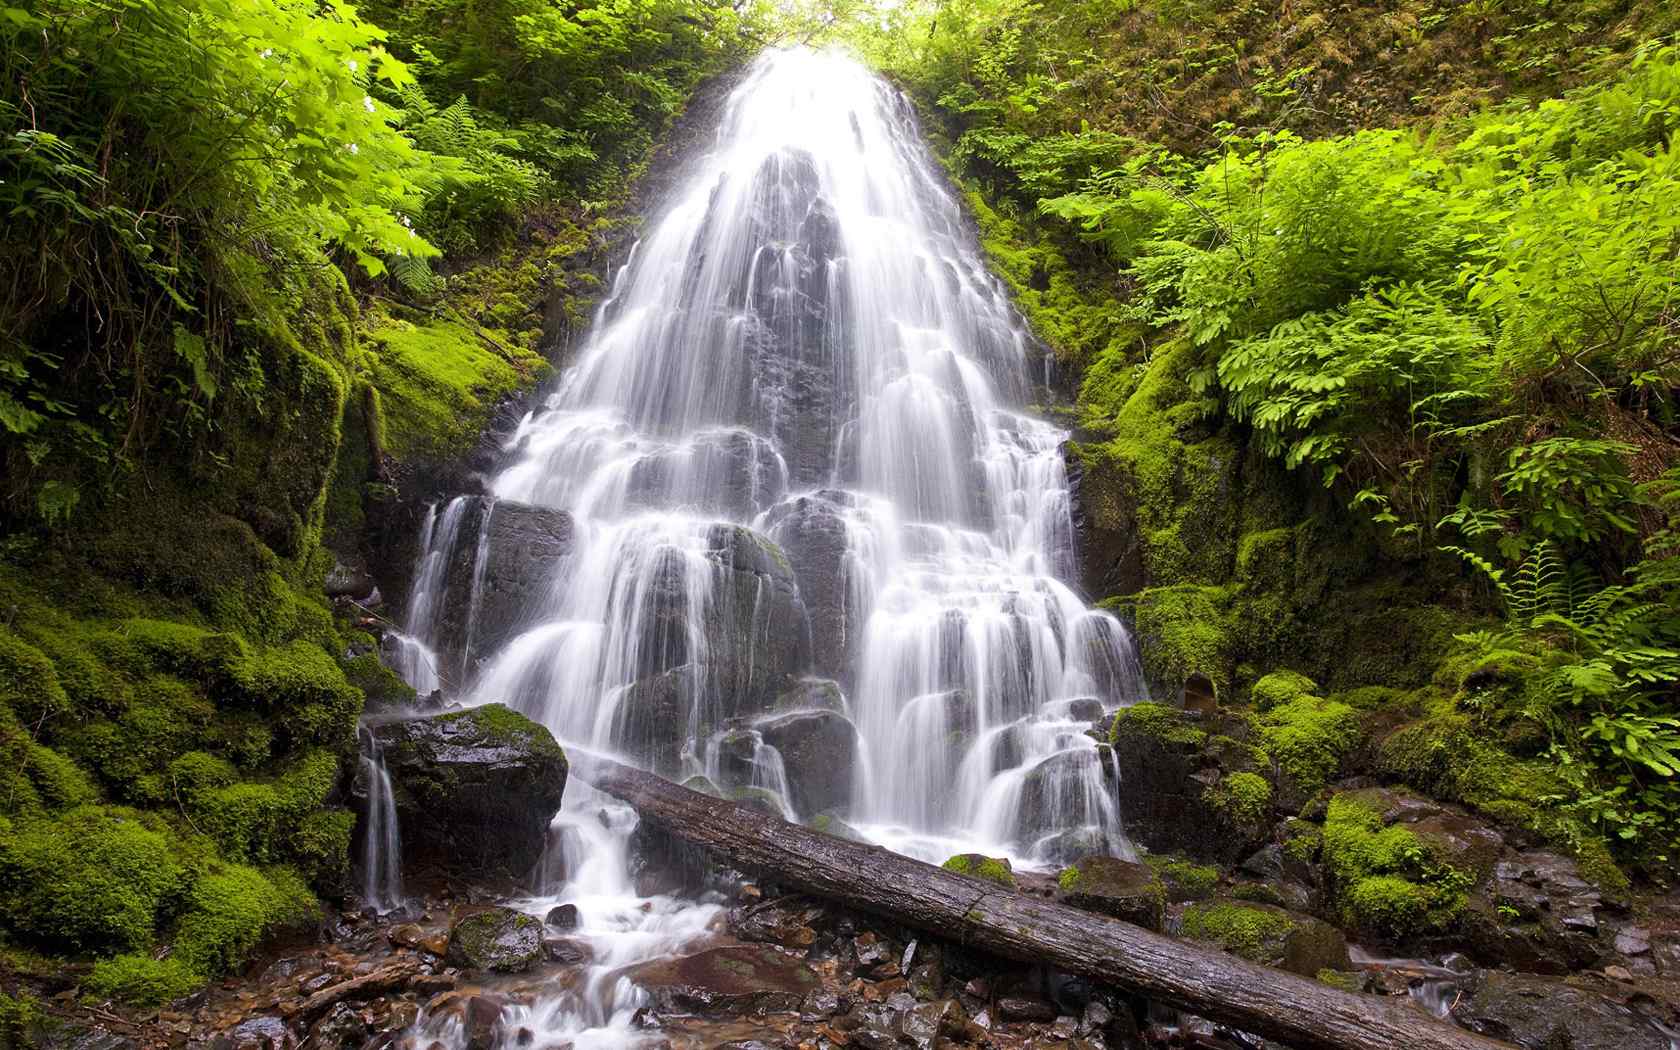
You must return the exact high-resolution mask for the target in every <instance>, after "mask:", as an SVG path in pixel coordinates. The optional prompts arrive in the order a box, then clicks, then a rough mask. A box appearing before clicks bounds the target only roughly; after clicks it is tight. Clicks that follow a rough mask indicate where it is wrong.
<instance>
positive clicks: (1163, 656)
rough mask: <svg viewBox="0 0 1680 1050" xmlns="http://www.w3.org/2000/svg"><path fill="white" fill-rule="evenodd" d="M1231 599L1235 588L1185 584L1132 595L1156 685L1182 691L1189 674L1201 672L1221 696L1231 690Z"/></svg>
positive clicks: (1142, 651)
mask: <svg viewBox="0 0 1680 1050" xmlns="http://www.w3.org/2000/svg"><path fill="white" fill-rule="evenodd" d="M1230 598H1231V591H1230V589H1229V588H1225V587H1207V586H1200V585H1191V584H1185V585H1181V586H1172V587H1152V588H1149V589H1146V590H1142V591H1139V592H1138V593H1137V594H1135V595H1133V596H1131V597H1130V598H1129V599H1127V606H1128V608H1129V610H1130V617H1129V618H1130V620H1131V622H1132V626H1133V630H1134V633H1135V634H1136V636H1137V639H1138V649H1139V658H1140V659H1141V661H1142V662H1143V666H1144V673H1145V674H1146V676H1147V677H1148V679H1149V681H1150V683H1151V686H1152V688H1160V689H1162V690H1165V691H1167V692H1168V693H1170V694H1171V695H1174V696H1176V695H1177V691H1178V689H1179V688H1181V687H1182V686H1183V684H1184V682H1185V680H1186V679H1188V678H1189V677H1190V676H1191V675H1195V674H1199V675H1204V676H1206V677H1207V679H1208V680H1209V681H1211V682H1212V683H1213V686H1214V691H1215V693H1216V694H1217V695H1225V694H1226V693H1227V692H1228V691H1229V690H1230V688H1231V685H1232V682H1233V681H1234V679H1233V671H1234V666H1235V658H1236V648H1235V643H1234V640H1233V638H1232V634H1231V616H1230Z"/></svg>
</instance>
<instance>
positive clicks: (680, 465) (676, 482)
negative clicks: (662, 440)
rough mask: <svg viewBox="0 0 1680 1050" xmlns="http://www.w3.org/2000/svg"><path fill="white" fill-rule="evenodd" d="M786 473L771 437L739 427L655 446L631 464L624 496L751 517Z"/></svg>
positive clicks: (772, 498)
mask: <svg viewBox="0 0 1680 1050" xmlns="http://www.w3.org/2000/svg"><path fill="white" fill-rule="evenodd" d="M786 489H787V477H786V474H785V473H784V472H783V470H782V466H781V460H780V457H779V456H778V455H777V452H776V448H775V446H774V445H772V444H770V442H768V441H766V440H765V439H764V438H762V437H760V436H759V435H757V434H754V433H753V432H752V431H750V430H746V429H743V428H740V427H719V428H717V429H714V430H703V431H700V432H698V433H695V434H693V435H691V436H690V437H689V438H688V439H687V440H686V441H684V442H683V443H682V444H681V445H667V446H659V447H655V448H654V449H652V450H651V451H649V452H646V453H644V454H643V455H642V456H641V458H640V459H638V460H636V462H635V463H634V464H633V465H632V466H631V468H630V475H629V479H628V481H627V483H626V486H625V500H626V503H627V505H628V506H629V507H630V508H633V509H641V510H649V511H663V510H668V509H669V508H671V507H673V506H682V507H685V508H687V509H689V510H691V511H697V512H700V513H703V514H705V515H707V516H715V517H719V518H730V519H734V520H740V521H750V520H752V519H753V518H755V517H757V516H758V514H759V512H760V511H762V510H765V509H766V508H768V507H769V506H770V505H771V504H773V503H775V502H776V501H777V500H779V499H781V498H782V494H783V493H784V492H785V491H786Z"/></svg>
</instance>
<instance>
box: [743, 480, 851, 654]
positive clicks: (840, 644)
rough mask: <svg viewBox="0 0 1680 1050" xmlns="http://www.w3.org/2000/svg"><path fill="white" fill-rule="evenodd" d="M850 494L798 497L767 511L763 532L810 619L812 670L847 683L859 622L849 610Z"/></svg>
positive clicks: (821, 494)
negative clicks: (783, 560)
mask: <svg viewBox="0 0 1680 1050" xmlns="http://www.w3.org/2000/svg"><path fill="white" fill-rule="evenodd" d="M853 499H854V497H852V496H851V495H850V494H849V493H844V492H835V491H824V492H816V493H812V494H810V495H804V496H798V497H795V498H793V499H790V500H788V501H786V502H784V503H782V504H780V505H779V506H776V507H774V508H772V509H771V511H770V513H769V514H768V515H766V517H765V523H764V527H765V531H766V533H768V534H769V536H770V537H771V538H772V539H774V540H775V541H776V542H777V543H778V544H780V545H781V547H782V549H783V550H784V551H786V552H787V557H788V561H789V562H790V563H791V564H792V566H793V571H794V574H795V575H796V576H797V577H798V580H799V593H800V595H801V596H802V597H803V598H804V599H805V608H806V610H807V611H808V612H809V614H810V617H811V640H812V648H811V656H812V667H813V668H815V670H816V671H817V673H819V674H823V675H827V676H828V677H830V678H835V679H839V680H842V681H843V680H845V679H846V677H847V675H848V674H849V673H850V671H851V668H852V666H853V664H854V659H853V658H854V657H855V656H856V652H857V645H858V642H859V635H860V634H861V632H862V629H863V621H862V619H861V617H860V616H859V615H858V613H859V610H856V609H853V608H852V595H851V578H850V572H849V568H848V566H849V561H848V559H847V556H846V542H847V541H846V522H845V518H844V513H845V509H846V508H847V507H848V506H849V505H850V504H851V503H852V502H853Z"/></svg>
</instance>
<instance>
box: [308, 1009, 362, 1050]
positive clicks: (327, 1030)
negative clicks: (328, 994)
mask: <svg viewBox="0 0 1680 1050" xmlns="http://www.w3.org/2000/svg"><path fill="white" fill-rule="evenodd" d="M370 1032H371V1029H370V1028H369V1026H368V1023H367V1022H366V1021H364V1020H362V1012H361V1011H360V1010H359V1009H357V1008H356V1007H354V1006H352V1005H350V1004H349V1003H337V1004H335V1005H334V1006H333V1008H332V1009H330V1010H328V1011H327V1012H326V1015H325V1016H323V1017H322V1018H321V1019H320V1020H319V1021H317V1022H315V1026H314V1027H313V1028H311V1029H310V1030H309V1038H307V1039H305V1040H304V1041H303V1050H341V1048H344V1047H358V1046H361V1045H362V1041H363V1040H364V1039H366V1038H367V1037H368V1035H369V1033H370Z"/></svg>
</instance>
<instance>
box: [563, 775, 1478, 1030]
mask: <svg viewBox="0 0 1680 1050" xmlns="http://www.w3.org/2000/svg"><path fill="white" fill-rule="evenodd" d="M572 773H573V775H574V776H579V777H582V779H583V780H584V781H585V782H586V783H588V784H590V785H592V786H593V787H595V788H596V789H597V790H600V791H603V792H605V793H606V794H608V795H612V796H613V797H615V798H618V799H622V800H623V801H625V802H627V803H629V804H630V805H631V806H633V807H634V808H635V809H636V810H637V811H638V812H639V813H640V814H641V817H642V819H643V820H646V821H649V822H650V823H651V824H653V825H654V826H655V827H658V828H660V829H662V830H664V831H666V832H668V833H669V834H671V835H674V836H676V837H678V838H681V839H683V840H684V841H687V842H691V843H694V844H696V845H700V846H703V847H705V848H707V849H709V850H711V851H713V852H714V853H716V854H717V855H718V856H719V857H721V858H723V859H725V860H727V861H728V862H729V863H731V864H733V865H735V866H737V867H740V868H742V869H744V870H748V871H755V872H759V873H762V874H765V875H767V876H770V877H772V878H774V879H775V881H777V882H779V883H781V884H783V885H786V886H790V887H793V888H796V889H799V890H802V891H804V892H807V893H811V894H815V895H817V896H820V897H824V898H827V899H829V900H833V901H837V902H839V903H842V904H846V905H849V906H851V907H854V908H857V909H859V910H860V911H866V912H871V913H873V914H876V915H880V916H883V917H885V918H888V919H892V920H894V921H897V922H902V923H904V924H906V925H908V926H913V927H916V928H918V929H922V930H926V931H928V932H929V933H933V934H936V935H938V936H940V937H944V938H946V939H948V940H951V941H956V942H958V943H961V944H966V945H972V946H974V947H976V948H980V949H983V950H985V951H988V952H991V953H994V954H997V955H1001V956H1005V957H1008V958H1013V959H1019V960H1022V961H1026V962H1032V963H1045V964H1049V965H1052V966H1055V967H1057V968H1059V969H1062V970H1065V971H1067V972H1069V973H1075V974H1080V975H1082V976H1086V977H1090V978H1094V979H1096V980H1099V981H1102V982H1105V983H1108V984H1112V985H1115V986H1117V987H1120V988H1124V989H1127V990H1130V991H1134V992H1138V993H1141V994H1143V995H1146V996H1148V997H1150V998H1151V999H1155V1000H1158V1001H1160V1002H1164V1003H1168V1004H1170V1005H1173V1006H1177V1007H1179V1008H1181V1009H1184V1010H1188V1011H1190V1012H1191V1013H1195V1014H1198V1015H1200V1016H1202V1017H1206V1018H1209V1019H1211V1020H1215V1021H1221V1022H1224V1023H1226V1024H1229V1025H1232V1026H1234V1027H1236V1028H1238V1029H1241V1030H1243V1031H1246V1032H1252V1033H1255V1034H1257V1035H1263V1036H1267V1037H1270V1038H1273V1039H1277V1040H1280V1041H1282V1042H1284V1043H1287V1044H1289V1045H1290V1046H1293V1047H1296V1048H1298V1050H1396V1048H1401V1047H1404V1048H1405V1050H1511V1048H1510V1047H1509V1045H1508V1044H1506V1043H1501V1042H1496V1041H1494V1040H1492V1039H1487V1038H1485V1037H1483V1036H1479V1035H1476V1034H1475V1033H1473V1032H1469V1031H1466V1030H1464V1029H1462V1028H1458V1027H1456V1026H1454V1025H1451V1024H1448V1023H1446V1022H1443V1021H1437V1020H1435V1019H1434V1018H1432V1017H1430V1016H1428V1015H1427V1014H1425V1013H1424V1012H1423V1011H1421V1010H1419V1009H1417V1008H1416V1007H1414V1006H1411V1005H1408V1004H1407V1003H1404V1002H1400V1001H1396V1000H1391V999H1384V998H1380V997H1377V996H1361V995H1355V994H1352V993H1350V992H1343V991H1339V990H1337V989H1335V988H1331V987H1329V986H1328V985H1324V984H1321V983H1319V982H1317V981H1312V980H1308V979H1306V978H1304V977H1298V976H1296V975H1294V974H1290V973H1285V972H1283V971H1281V970H1273V969H1269V968H1267V967H1264V966H1259V965H1256V964H1254V963H1250V962H1248V961H1246V960H1243V959H1240V958H1237V957H1236V956H1233V955H1228V954H1226V953H1224V952H1221V951H1216V950H1214V949H1210V948H1206V947H1202V946H1199V945H1195V944H1190V943H1186V942H1184V941H1179V940H1175V939H1173V938H1171V937H1166V936H1163V935H1161V934H1158V933H1152V932H1151V931H1149V930H1145V929H1143V928H1142V927H1138V926H1133V925H1131V924H1130V923H1126V922H1121V921H1120V920H1118V919H1110V918H1107V917H1106V916H1101V915H1094V914H1091V913H1089V912H1084V911H1080V910H1078V909H1075V908H1071V907H1068V906H1066V905H1062V904H1055V903H1052V902H1049V901H1045V900H1041V899H1038V898H1035V897H1029V896H1027V895H1025V894H1021V893H1016V892H1014V891H1012V890H1007V889H1004V888H1002V887H999V886H995V885H992V884H990V883H987V882H985V881H983V880H980V879H975V878H971V877H969V876H966V875H958V874H956V873H955V872H949V871H945V870H944V869H942V868H936V867H934V866H933V865H931V864H924V863H922V862H921V861H916V860H911V859H910V858H908V857H904V856H901V855H899V854H896V853H893V852H891V851H889V850H885V849H882V848H881V847H879V846H870V845H864V844H861V843H856V842H849V841H846V840H844V839H839V838H835V837H833V836H831V835H825V834H822V833H821V832H818V831H814V830H812V829H810V828H806V827H802V826H800V825H798V824H790V823H788V822H786V821H784V820H780V819H777V818H776V817H773V816H770V815H769V814H767V813H764V812H763V811H761V810H758V809H755V808H753V807H750V806H746V805H742V804H740V803H735V802H728V801H725V800H722V799H715V798H711V797H709V796H706V795H702V794H699V793H697V792H694V791H689V790H688V789H686V788H683V787H680V786H678V785H676V784H673V783H671V782H670V781H667V780H664V779H661V778H660V777H657V776H654V775H653V774H651V773H645V772H642V771H641V770H638V769H632V768H631V767H629V766H625V765H621V764H619V763H616V762H611V761H608V760H604V759H599V758H596V757H594V756H590V757H588V758H585V759H580V760H578V761H576V762H575V763H574V765H573V767H572Z"/></svg>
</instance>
